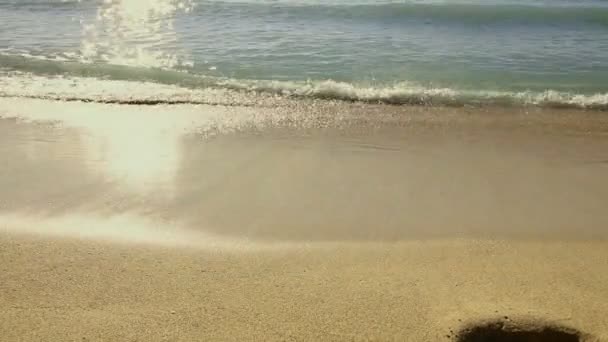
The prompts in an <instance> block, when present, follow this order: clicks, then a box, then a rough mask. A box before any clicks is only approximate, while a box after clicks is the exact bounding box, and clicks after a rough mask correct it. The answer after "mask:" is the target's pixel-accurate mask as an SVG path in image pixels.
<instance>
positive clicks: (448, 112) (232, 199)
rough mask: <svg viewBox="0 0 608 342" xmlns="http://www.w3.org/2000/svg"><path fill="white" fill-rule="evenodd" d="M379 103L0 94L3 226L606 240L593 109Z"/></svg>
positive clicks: (222, 234)
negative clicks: (100, 99) (106, 100)
mask: <svg viewBox="0 0 608 342" xmlns="http://www.w3.org/2000/svg"><path fill="white" fill-rule="evenodd" d="M347 107H348V110H345V108H347ZM387 109H391V108H390V107H386V106H359V105H350V106H346V105H330V104H308V105H306V106H303V105H302V103H298V106H296V107H288V106H285V107H277V108H256V107H225V106H206V105H203V106H192V105H180V106H152V107H148V106H124V105H104V104H81V103H63V102H50V101H43V100H23V99H12V100H3V101H0V114H1V115H2V117H4V119H2V120H1V121H0V155H1V156H2V158H3V159H4V160H5V161H6V162H3V163H1V164H0V165H1V166H0V187H1V188H2V189H3V191H2V192H1V193H0V203H1V204H2V206H1V207H0V211H1V213H2V219H1V221H4V222H5V224H4V228H7V227H9V229H10V227H13V228H14V229H15V230H17V231H21V232H24V231H25V232H27V231H35V232H37V233H49V234H67V235H77V236H81V237H93V238H95V237H106V238H113V239H115V238H117V239H126V240H130V239H135V240H137V239H142V240H144V241H148V240H151V241H152V242H159V241H160V242H162V241H163V239H166V241H174V240H175V241H180V243H181V244H188V243H189V238H184V237H183V236H182V235H179V234H178V237H175V236H173V235H172V234H173V233H175V232H177V231H180V232H181V231H187V232H189V233H188V234H193V233H196V234H203V235H204V236H206V238H205V239H207V240H209V239H211V238H210V237H213V238H212V239H211V240H212V241H215V242H214V243H217V244H222V243H224V242H221V241H224V240H223V239H229V240H230V239H251V240H253V241H283V242H302V241H345V240H347V241H348V240H356V241H396V240H407V239H421V238H492V239H493V238H514V239H537V238H543V239H582V240H588V239H598V238H599V239H604V238H606V237H607V234H608V232H607V231H606V229H605V227H606V226H607V225H608V215H607V214H606V211H605V203H606V201H607V200H608V185H607V183H606V182H605V181H604V178H605V174H606V172H607V171H608V164H606V162H605V158H606V155H605V151H607V150H608V136H607V135H606V131H608V122H606V119H605V118H604V116H603V115H601V114H600V115H598V114H597V113H582V112H580V113H577V112H570V111H538V112H537V113H534V114H529V113H528V114H526V112H525V111H521V112H520V113H519V114H516V113H515V112H513V111H506V112H503V113H501V112H500V111H499V110H493V111H492V113H488V112H485V111H483V110H472V111H466V110H462V109H447V108H443V109H442V108H423V107H405V108H399V107H392V109H391V110H392V112H391V111H387ZM313 114H314V115H316V117H314V119H311V118H313ZM11 118H12V119H11ZM370 118H373V120H370ZM581 119H583V120H581ZM142 122H145V124H142ZM28 222H29V223H28ZM104 227H105V228H104ZM147 230H150V234H146V233H145V232H146V231H147ZM121 231H122V232H123V233H120V232H121ZM163 234H168V235H163ZM186 236H190V235H186ZM169 237H170V238H169ZM190 241H194V240H191V239H190Z"/></svg>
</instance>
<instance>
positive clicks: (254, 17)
mask: <svg viewBox="0 0 608 342" xmlns="http://www.w3.org/2000/svg"><path fill="white" fill-rule="evenodd" d="M0 68H1V70H2V75H3V77H4V78H5V82H4V83H3V84H5V86H4V87H3V88H0V94H3V95H4V96H8V95H11V96H14V95H19V93H16V91H15V90H14V89H9V88H11V87H10V86H9V84H13V85H14V84H20V86H19V89H22V90H23V92H24V93H27V94H28V96H32V94H40V93H41V92H42V93H44V94H47V93H48V92H49V91H48V87H47V89H46V90H44V89H43V90H40V89H41V87H39V86H38V87H37V88H36V91H34V90H32V89H29V88H28V87H30V86H32V84H34V83H36V84H38V85H40V80H41V78H49V79H56V78H57V76H61V77H62V79H64V80H65V79H72V80H78V81H79V82H80V81H82V80H83V79H86V81H87V82H92V81H93V80H98V81H99V82H100V84H101V83H102V82H105V81H108V80H121V81H125V82H138V83H141V82H143V81H146V82H152V83H159V84H164V85H176V86H179V87H184V88H185V89H189V90H192V89H196V90H198V91H204V90H205V89H210V88H213V89H218V88H220V89H221V88H227V89H232V90H236V91H242V90H254V91H258V92H271V93H278V94H282V95H298V96H311V97H322V98H338V99H347V100H364V101H381V102H390V103H425V104H433V103H441V104H445V103H449V104H469V103H471V104H476V103H499V104H503V103H504V104H507V103H508V104H513V103H518V104H521V103H523V104H536V105H558V106H559V105H564V106H579V107H589V108H605V107H607V106H608V1H604V0H582V1H580V0H545V1H538V0H530V1H519V0H499V1H493V0H490V1H466V0H465V1H462V0H455V1H424V0H421V1H368V0H356V1H343V0H330V1H316V0H293V1H292V0H276V1H253V0H242V1H232V0H231V1H226V0H224V1H203V0H196V1H194V0H193V1H186V0H180V1H177V0H175V1H173V0H149V1H144V0H113V1H90V0H89V1H87V0H82V1H60V0H0ZM34 79H35V80H36V82H34V81H32V80H34ZM7 80H10V82H9V81H7ZM49 82H50V81H49ZM106 86H107V85H106ZM108 87H110V86H108ZM45 91H46V93H45ZM79 94H80V95H78V96H82V92H79ZM47 95H48V94H47ZM74 96H75V97H77V96H76V95H74Z"/></svg>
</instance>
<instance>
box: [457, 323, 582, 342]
mask: <svg viewBox="0 0 608 342" xmlns="http://www.w3.org/2000/svg"><path fill="white" fill-rule="evenodd" d="M456 341H458V342H582V341H583V339H582V336H581V334H580V333H579V332H577V331H576V330H574V329H571V328H566V327H559V326H554V325H547V324H542V323H528V324H521V325H518V324H515V323H512V322H489V323H483V324H479V325H473V326H469V327H467V328H465V329H463V330H462V331H461V332H460V333H459V334H458V335H457V338H456Z"/></svg>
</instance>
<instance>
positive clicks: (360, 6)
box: [196, 1, 608, 26]
mask: <svg viewBox="0 0 608 342" xmlns="http://www.w3.org/2000/svg"><path fill="white" fill-rule="evenodd" d="M196 10H197V11H205V12H218V13H231V12H236V13H247V14H248V15H255V16H285V15H287V16H290V17H293V18H294V19H303V18H305V19H309V20H310V19H315V18H317V19H323V18H330V19H346V20H381V21H382V22H383V23H389V22H391V21H394V22H399V21H400V20H407V19H418V20H422V21H425V22H427V23H437V22H446V21H456V22H461V23H470V24H489V23H494V22H515V23H541V24H551V25H555V24H559V23H560V22H588V23H593V24H599V25H603V26H605V25H608V6H606V4H604V3H601V2H589V3H586V4H581V3H578V4H577V6H573V5H572V4H568V3H566V4H559V3H557V4H555V5H550V4H548V3H542V4H539V3H534V2H528V3H526V2H516V3H513V2H511V3H500V2H498V3H495V2H492V3H484V2H405V3H404V2H399V3H396V2H379V3H357V2H355V3H350V4H344V3H335V2H329V3H316V2H313V3H309V2H301V1H295V2H291V1H289V2H285V1H278V2H277V1H272V2H266V1H263V2H240V1H204V2H202V3H201V4H200V5H199V6H197V7H196Z"/></svg>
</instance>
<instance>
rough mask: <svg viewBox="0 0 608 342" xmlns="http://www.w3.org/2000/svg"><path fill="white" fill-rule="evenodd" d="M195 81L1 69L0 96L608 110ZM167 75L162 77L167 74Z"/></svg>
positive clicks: (600, 98)
mask: <svg viewBox="0 0 608 342" xmlns="http://www.w3.org/2000/svg"><path fill="white" fill-rule="evenodd" d="M190 78H191V79H196V78H200V82H199V83H198V85H197V86H192V85H193V84H194V82H193V81H192V80H191V81H190V82H189V83H190V85H191V86H190V87H187V86H184V85H183V84H181V85H180V84H176V83H173V84H169V83H167V82H165V83H158V82H153V81H150V80H145V81H144V80H137V81H133V80H112V79H99V78H94V77H79V76H61V75H56V76H41V75H34V74H31V73H22V72H14V71H12V72H4V73H3V76H2V77H0V97H25V98H40V99H49V100H60V101H83V102H99V103H115V104H133V105H158V104H213V105H237V106H260V107H276V106H280V105H281V104H282V103H283V104H284V102H282V101H284V100H302V99H307V100H328V101H348V102H364V103H378V104H391V105H424V106H538V107H551V108H580V109H591V110H608V93H598V94H591V95H588V94H573V93H567V92H558V91H554V90H546V91H542V92H532V91H526V92H509V91H488V90H462V89H452V88H426V87H422V86H419V85H415V84H412V83H408V82H401V83H397V84H394V85H391V86H378V87H373V86H362V85H356V84H352V83H346V82H337V81H333V80H325V81H307V82H295V81H291V82H288V81H260V80H237V79H220V78H205V77H194V76H190ZM165 80H166V79H165Z"/></svg>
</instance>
